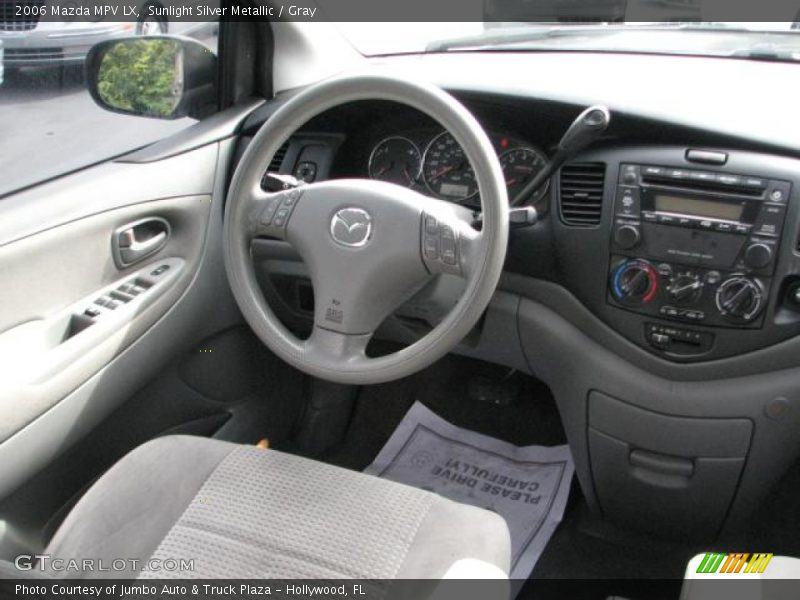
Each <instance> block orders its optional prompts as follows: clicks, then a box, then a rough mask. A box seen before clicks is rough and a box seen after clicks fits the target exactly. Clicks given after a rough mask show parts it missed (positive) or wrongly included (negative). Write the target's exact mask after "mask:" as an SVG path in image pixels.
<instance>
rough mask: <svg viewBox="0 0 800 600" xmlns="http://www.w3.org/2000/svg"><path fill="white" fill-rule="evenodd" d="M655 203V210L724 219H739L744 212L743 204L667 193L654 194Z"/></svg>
mask: <svg viewBox="0 0 800 600" xmlns="http://www.w3.org/2000/svg"><path fill="white" fill-rule="evenodd" d="M655 205H656V207H655V208H656V212H668V213H678V214H680V215H689V216H693V217H705V218H707V219H724V220H726V221H739V220H740V219H741V217H742V213H743V212H744V205H743V204H735V203H732V202H715V201H714V200H700V199H698V198H687V197H684V196H670V195H668V194H656V195H655Z"/></svg>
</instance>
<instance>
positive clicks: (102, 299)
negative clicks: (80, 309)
mask: <svg viewBox="0 0 800 600" xmlns="http://www.w3.org/2000/svg"><path fill="white" fill-rule="evenodd" d="M110 302H111V298H109V297H108V296H100V297H99V298H98V299H97V300H95V301H94V303H95V304H97V305H98V306H103V307H105V308H108V305H109V303H110Z"/></svg>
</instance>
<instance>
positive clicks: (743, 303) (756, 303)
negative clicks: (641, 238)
mask: <svg viewBox="0 0 800 600" xmlns="http://www.w3.org/2000/svg"><path fill="white" fill-rule="evenodd" d="M766 289H767V282H766V281H765V280H763V278H761V277H758V276H755V275H753V274H749V273H745V272H736V271H726V270H718V269H709V268H704V267H692V266H685V265H680V264H675V263H669V262H660V261H653V260H647V259H644V258H638V257H629V256H623V255H612V257H611V266H610V272H609V282H608V301H609V302H610V303H611V304H613V305H616V306H618V307H620V308H625V309H628V310H632V311H635V312H637V313H640V314H643V315H649V316H652V317H656V318H659V319H668V320H671V321H682V322H684V323H687V324H688V323H694V324H698V325H706V326H712V327H734V328H735V327H740V328H754V327H760V326H761V323H762V320H763V312H764V307H765V305H766V291H765V290H766Z"/></svg>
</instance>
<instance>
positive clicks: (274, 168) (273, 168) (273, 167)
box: [267, 140, 289, 173]
mask: <svg viewBox="0 0 800 600" xmlns="http://www.w3.org/2000/svg"><path fill="white" fill-rule="evenodd" d="M288 151H289V141H288V140H287V141H286V142H284V144H283V145H282V146H281V147H280V148H278V151H277V152H276V153H275V156H273V157H272V160H271V161H270V163H269V167H267V171H269V172H271V173H279V172H280V170H281V165H283V159H284V158H286V153H287V152H288Z"/></svg>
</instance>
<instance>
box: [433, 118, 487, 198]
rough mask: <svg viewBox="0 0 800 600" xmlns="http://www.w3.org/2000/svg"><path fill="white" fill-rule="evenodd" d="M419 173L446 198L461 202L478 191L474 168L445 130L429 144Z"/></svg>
mask: <svg viewBox="0 0 800 600" xmlns="http://www.w3.org/2000/svg"><path fill="white" fill-rule="evenodd" d="M422 176H423V178H424V179H425V185H427V186H428V189H429V190H430V191H431V192H432V193H433V194H436V195H437V196H439V197H440V198H444V199H446V200H455V201H458V202H463V201H464V200H467V199H469V198H472V197H473V196H475V195H476V194H477V193H478V182H477V181H476V180H475V172H474V171H473V170H472V167H471V166H470V164H469V161H468V160H467V157H466V155H465V154H464V150H463V149H462V148H461V146H460V145H459V144H458V142H456V140H455V138H454V137H453V136H452V135H450V134H449V133H447V132H446V131H444V132H442V133H440V134H439V135H437V136H436V137H435V138H433V140H432V141H431V143H430V144H428V148H427V149H426V150H425V156H424V158H423V161H422Z"/></svg>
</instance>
